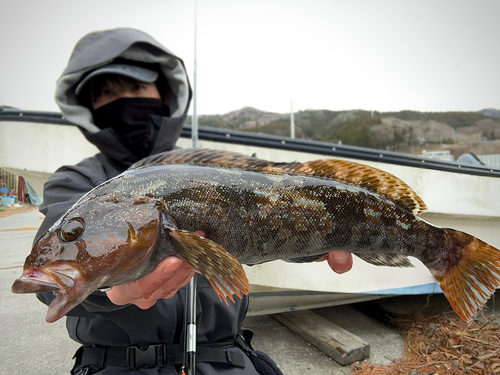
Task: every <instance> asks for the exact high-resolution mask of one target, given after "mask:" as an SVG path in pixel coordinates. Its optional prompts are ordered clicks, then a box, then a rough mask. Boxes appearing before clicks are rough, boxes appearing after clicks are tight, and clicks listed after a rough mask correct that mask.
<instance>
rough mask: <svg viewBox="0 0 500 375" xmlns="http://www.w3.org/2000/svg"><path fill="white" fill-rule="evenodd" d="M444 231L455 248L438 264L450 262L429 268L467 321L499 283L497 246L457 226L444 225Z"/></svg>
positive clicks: (499, 251)
mask: <svg viewBox="0 0 500 375" xmlns="http://www.w3.org/2000/svg"><path fill="white" fill-rule="evenodd" d="M445 235H446V237H447V241H451V243H452V244H453V245H454V249H453V250H452V251H451V252H450V253H447V256H446V258H442V259H441V264H444V263H448V264H450V263H452V266H448V267H447V268H446V269H444V270H436V269H434V270H433V269H431V272H432V273H433V275H434V277H435V278H436V281H437V282H438V284H439V286H440V287H441V289H442V291H443V292H444V295H445V296H446V298H447V299H448V301H449V302H450V304H451V306H452V308H453V310H454V311H455V312H456V313H457V315H458V316H460V317H461V318H462V319H463V320H465V321H467V322H470V321H471V320H472V319H473V318H474V316H475V315H476V314H477V312H478V310H479V309H480V308H481V307H482V306H483V305H484V304H485V303H486V301H487V300H488V299H489V298H490V297H491V295H492V294H493V293H494V292H495V289H496V288H498V287H500V250H498V249H496V248H495V247H493V246H491V245H488V244H487V243H485V242H483V241H481V240H480V239H478V238H476V237H473V236H471V235H469V234H467V233H464V232H460V231H457V230H453V229H445Z"/></svg>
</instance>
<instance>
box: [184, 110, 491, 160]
mask: <svg viewBox="0 0 500 375" xmlns="http://www.w3.org/2000/svg"><path fill="white" fill-rule="evenodd" d="M294 121H295V136H296V138H303V139H311V140H316V141H324V142H332V143H342V144H347V145H353V146H361V147H370V148H377V149H384V150H392V151H399V152H406V153H420V151H421V150H422V149H424V148H425V149H437V148H442V147H448V148H453V147H451V146H452V145H469V146H470V145H471V144H474V143H480V142H492V141H496V142H498V143H499V144H500V110H496V109H484V110H482V111H478V112H418V111H409V110H407V111H399V112H378V111H366V110H361V109H355V110H349V111H330V110H305V111H298V112H296V113H294ZM189 122H190V119H188V123H189ZM198 123H199V125H200V126H208V127H215V128H222V129H232V130H240V131H246V132H253V133H262V134H270V135H277V136H283V137H289V136H290V114H288V113H285V114H279V113H272V112H264V111H260V110H258V109H256V108H252V107H244V108H242V109H240V110H237V111H232V112H229V113H227V114H224V115H201V116H199V120H198ZM456 147H457V146H455V148H456Z"/></svg>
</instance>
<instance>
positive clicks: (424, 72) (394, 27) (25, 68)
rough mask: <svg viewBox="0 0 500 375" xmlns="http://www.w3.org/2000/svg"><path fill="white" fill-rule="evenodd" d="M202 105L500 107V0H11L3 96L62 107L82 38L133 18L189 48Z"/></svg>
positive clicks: (211, 110)
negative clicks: (59, 92) (63, 80)
mask: <svg viewBox="0 0 500 375" xmlns="http://www.w3.org/2000/svg"><path fill="white" fill-rule="evenodd" d="M195 1H197V2H196V4H197V7H196V9H197V11H196V15H197V16H196V19H197V22H196V24H197V48H196V50H197V54H196V56H197V58H196V60H197V66H198V69H197V94H196V96H197V112H198V114H224V113H228V112H230V111H233V110H237V109H241V108H243V107H245V106H250V107H255V108H258V109H260V110H263V111H269V112H278V113H286V112H289V111H290V108H291V104H292V101H293V109H294V111H299V110H306V109H328V110H350V109H365V110H376V111H400V110H417V111H433V112H434V111H477V110H481V109H484V108H497V109H500V72H499V70H500V48H499V43H500V19H499V15H500V1H498V0H477V1H464V0H438V1H436V0H432V1H431V0H418V1H413V0H407V1H401V0H366V1H362V0H360V1H356V0H351V1H347V0H346V1H337V0H307V1H306V0H302V1H299V0H162V1H160V0H144V1H140V2H139V1H137V0H98V1H97V0H85V1H78V2H77V1H69V0H44V1H40V0H17V1H7V0H4V1H2V3H1V14H2V17H1V22H0V51H1V53H0V105H8V106H13V107H17V108H21V109H23V110H42V111H58V110H59V109H58V107H57V105H56V104H55V102H54V99H53V97H54V88H55V83H56V81H57V79H58V78H59V76H60V74H61V73H62V71H63V70H64V68H65V66H66V64H67V61H68V59H69V56H70V54H71V52H72V50H73V47H74V45H75V43H76V42H77V41H78V40H79V39H80V38H81V37H82V36H84V35H85V34H87V33H88V32H91V31H94V30H102V29H110V28H116V27H132V28H136V29H140V30H142V31H145V32H147V33H149V34H150V35H152V36H153V37H154V38H156V39H157V40H158V41H159V42H160V43H162V44H163V45H164V46H166V47H167V48H168V49H170V50H171V51H173V52H174V53H175V54H177V55H178V56H179V57H181V58H182V59H183V60H184V62H185V64H186V68H187V70H188V74H189V76H190V79H191V83H192V84H193V77H194V60H195V43H194V41H195V27H194V25H195Z"/></svg>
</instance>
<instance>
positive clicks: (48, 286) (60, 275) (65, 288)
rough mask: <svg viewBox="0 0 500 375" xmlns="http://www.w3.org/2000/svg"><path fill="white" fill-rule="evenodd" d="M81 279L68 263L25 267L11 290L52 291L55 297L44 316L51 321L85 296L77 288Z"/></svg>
mask: <svg viewBox="0 0 500 375" xmlns="http://www.w3.org/2000/svg"><path fill="white" fill-rule="evenodd" d="M82 281H83V278H82V275H81V273H80V271H79V270H78V269H77V268H75V267H72V266H70V265H52V266H48V267H43V268H31V267H30V268H29V269H25V270H24V272H23V274H22V276H21V277H20V278H19V279H17V280H16V281H15V282H14V284H13V285H12V292H13V293H18V294H20V293H45V292H50V291H51V292H53V293H54V295H55V298H54V299H53V300H52V302H51V304H50V306H49V310H48V311H47V316H46V317H45V320H46V321H47V322H48V323H53V322H55V321H56V320H59V319H60V318H62V317H63V316H64V315H66V313H68V312H69V311H70V310H71V309H72V308H73V307H75V306H76V305H78V304H79V303H80V302H81V301H83V300H84V299H85V298H86V297H87V295H84V293H83V292H82V291H81V290H80V289H81V288H78V285H81V283H82ZM78 290H80V292H78Z"/></svg>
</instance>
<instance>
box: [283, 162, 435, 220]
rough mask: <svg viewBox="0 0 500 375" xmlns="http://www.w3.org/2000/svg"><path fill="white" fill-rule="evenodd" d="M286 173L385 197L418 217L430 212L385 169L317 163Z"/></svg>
mask: <svg viewBox="0 0 500 375" xmlns="http://www.w3.org/2000/svg"><path fill="white" fill-rule="evenodd" d="M280 169H282V170H283V171H285V172H292V173H300V174H306V175H311V176H317V177H325V178H332V179H337V180H341V181H345V182H348V183H351V184H355V185H359V186H362V187H364V188H366V189H368V190H370V191H373V192H375V193H378V194H382V195H385V196H386V197H388V198H389V199H391V200H392V201H394V202H396V203H397V204H399V205H400V206H402V207H403V208H405V209H407V210H409V211H412V212H413V214H415V215H417V214H420V213H422V212H424V211H426V210H427V207H426V205H425V203H424V202H423V200H422V199H421V198H420V197H419V196H418V195H417V193H416V192H415V191H414V190H413V189H412V188H411V187H409V186H408V184H406V183H405V182H404V181H403V180H401V179H399V178H398V177H396V176H394V175H392V174H390V173H388V172H385V171H383V170H380V169H377V168H374V167H370V166H368V165H364V164H359V163H356V162H353V161H346V160H334V159H325V160H316V161H310V162H305V163H290V164H288V165H282V166H280Z"/></svg>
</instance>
